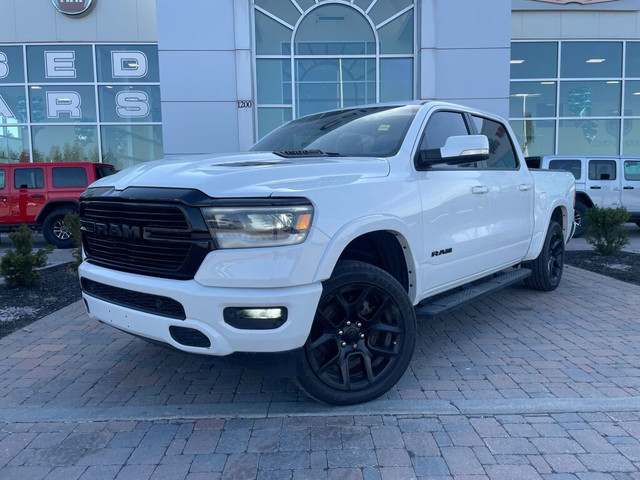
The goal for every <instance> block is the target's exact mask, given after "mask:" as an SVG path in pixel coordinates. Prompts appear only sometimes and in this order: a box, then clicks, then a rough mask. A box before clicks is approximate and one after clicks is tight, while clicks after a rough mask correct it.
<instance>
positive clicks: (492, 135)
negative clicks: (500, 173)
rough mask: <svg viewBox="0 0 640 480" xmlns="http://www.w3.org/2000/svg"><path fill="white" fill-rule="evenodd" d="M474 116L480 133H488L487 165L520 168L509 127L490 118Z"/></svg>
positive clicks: (495, 167) (497, 167)
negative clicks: (508, 130)
mask: <svg viewBox="0 0 640 480" xmlns="http://www.w3.org/2000/svg"><path fill="white" fill-rule="evenodd" d="M472 118H473V123H474V124H475V127H476V130H477V131H478V133H479V134H481V135H486V137H487V138H488V139H489V158H488V159H487V160H486V162H485V163H486V167H487V168H494V169H505V168H518V160H517V157H516V154H515V151H514V148H513V144H512V143H511V137H510V136H509V133H508V132H507V128H506V127H505V126H504V125H502V124H501V123H498V122H496V121H493V120H489V119H488V118H482V117H476V116H473V117H472Z"/></svg>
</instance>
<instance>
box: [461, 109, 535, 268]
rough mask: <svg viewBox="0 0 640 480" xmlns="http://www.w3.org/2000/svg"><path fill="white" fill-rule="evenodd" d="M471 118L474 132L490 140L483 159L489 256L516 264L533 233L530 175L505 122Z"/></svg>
mask: <svg viewBox="0 0 640 480" xmlns="http://www.w3.org/2000/svg"><path fill="white" fill-rule="evenodd" d="M471 118H472V120H473V127H474V128H475V133H477V134H479V135H484V136H486V137H487V139H488V140H489V158H488V159H487V160H486V161H485V162H483V167H484V168H485V170H486V176H485V180H484V182H485V185H486V187H487V188H488V189H489V198H490V203H491V210H490V213H489V224H490V225H491V239H492V240H491V252H490V253H489V255H488V256H489V257H490V258H491V261H492V262H495V263H494V265H504V264H512V263H517V262H519V261H520V260H521V259H522V258H523V257H524V255H525V254H526V253H527V250H528V249H529V244H530V243H531V237H532V234H533V225H534V220H533V205H534V195H535V188H534V185H533V176H532V175H531V172H529V170H528V169H527V168H526V166H523V165H521V164H520V162H519V159H518V156H517V154H516V149H515V147H514V144H513V141H512V138H511V136H510V135H509V131H508V129H507V127H506V126H505V125H503V124H502V123H500V122H498V121H496V120H493V119H490V118H486V117H481V116H476V115H472V116H471Z"/></svg>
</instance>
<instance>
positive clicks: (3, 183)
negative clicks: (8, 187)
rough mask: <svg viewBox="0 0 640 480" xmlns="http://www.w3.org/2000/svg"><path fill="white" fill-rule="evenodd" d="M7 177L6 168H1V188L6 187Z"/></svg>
mask: <svg viewBox="0 0 640 480" xmlns="http://www.w3.org/2000/svg"><path fill="white" fill-rule="evenodd" d="M6 178H7V174H6V173H5V171H4V170H0V190H2V189H3V188H4V185H5V183H6V180H5V179H6Z"/></svg>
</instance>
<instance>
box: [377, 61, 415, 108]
mask: <svg viewBox="0 0 640 480" xmlns="http://www.w3.org/2000/svg"><path fill="white" fill-rule="evenodd" d="M412 98H413V59H412V58H382V59H380V101H381V102H393V101H395V100H411V99H412Z"/></svg>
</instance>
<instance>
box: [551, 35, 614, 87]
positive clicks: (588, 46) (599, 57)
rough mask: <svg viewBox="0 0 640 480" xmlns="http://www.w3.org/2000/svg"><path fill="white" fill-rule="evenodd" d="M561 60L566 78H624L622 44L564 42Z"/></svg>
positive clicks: (562, 73) (562, 72)
mask: <svg viewBox="0 0 640 480" xmlns="http://www.w3.org/2000/svg"><path fill="white" fill-rule="evenodd" d="M561 59H562V60H561V68H560V71H561V76H562V77H564V78H609V77H614V78H615V77H620V76H622V43H621V42H563V43H562V55H561Z"/></svg>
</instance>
